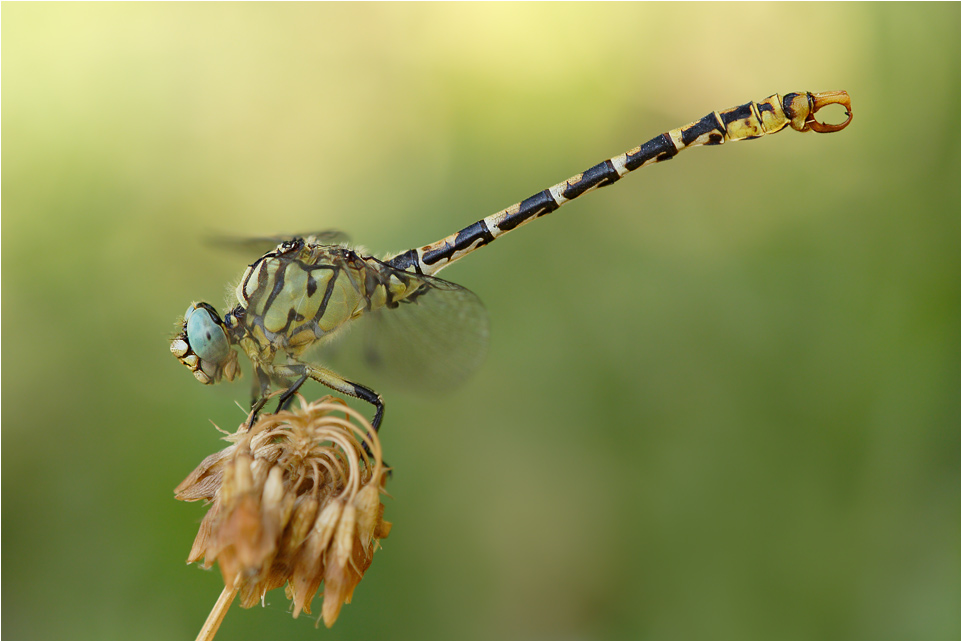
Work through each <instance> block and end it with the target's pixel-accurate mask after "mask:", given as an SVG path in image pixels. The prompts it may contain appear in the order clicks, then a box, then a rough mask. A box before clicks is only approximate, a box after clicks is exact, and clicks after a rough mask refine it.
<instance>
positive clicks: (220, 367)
mask: <svg viewBox="0 0 962 642" xmlns="http://www.w3.org/2000/svg"><path fill="white" fill-rule="evenodd" d="M181 326H182V329H181V332H180V334H178V335H177V336H176V337H174V340H173V341H171V343H170V351H171V352H172V353H173V355H174V356H175V357H177V359H178V360H179V361H180V362H181V363H182V364H184V365H185V366H187V368H188V369H189V370H190V371H191V372H193V373H194V377H195V378H196V379H197V381H200V382H201V383H204V384H212V383H217V382H218V381H220V380H221V378H226V379H227V380H228V381H233V380H234V379H236V378H237V377H239V376H240V373H241V372H240V366H238V364H237V353H236V352H235V351H234V350H233V349H232V345H231V343H232V342H231V339H230V337H231V335H230V333H229V332H228V331H227V326H226V325H225V324H224V322H223V321H221V318H220V315H218V314H217V310H215V309H214V307H213V306H212V305H210V304H209V303H191V304H190V307H188V308H187V312H186V313H185V314H184V320H183V322H182V323H181Z"/></svg>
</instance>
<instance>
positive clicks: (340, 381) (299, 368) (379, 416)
mask: <svg viewBox="0 0 962 642" xmlns="http://www.w3.org/2000/svg"><path fill="white" fill-rule="evenodd" d="M271 369H272V372H271V374H272V375H273V376H274V377H277V378H281V379H296V382H295V383H294V385H292V386H291V387H290V388H288V389H287V391H285V392H284V394H283V395H282V396H281V403H282V404H283V403H286V402H287V401H288V399H289V398H290V397H291V396H293V395H294V393H296V392H297V389H298V388H300V386H301V384H303V383H304V382H305V381H306V380H307V379H308V378H311V379H313V380H314V381H316V382H318V383H321V384H324V385H325V386H327V387H328V388H330V389H331V390H335V391H337V392H340V393H342V394H345V395H349V396H351V397H354V398H355V399H360V400H361V401H366V402H368V403H369V404H371V405H372V406H374V419H373V420H372V421H371V426H372V427H373V428H374V431H375V432H377V430H378V428H380V427H381V421H382V420H383V419H384V400H383V399H381V395H379V394H377V393H376V392H374V391H373V390H371V389H370V388H368V387H367V386H362V385H361V384H359V383H354V382H353V381H348V380H347V379H345V378H344V377H342V376H340V375H339V374H337V373H335V372H332V371H331V370H328V369H326V368H318V367H316V366H311V365H308V364H306V363H291V364H286V365H280V366H271Z"/></svg>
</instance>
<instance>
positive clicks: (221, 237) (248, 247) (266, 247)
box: [208, 230, 350, 256]
mask: <svg viewBox="0 0 962 642" xmlns="http://www.w3.org/2000/svg"><path fill="white" fill-rule="evenodd" d="M293 238H302V239H304V240H306V241H307V242H308V243H316V244H318V245H347V244H349V243H350V238H349V237H348V236H347V234H345V233H344V232H341V231H340V230H321V231H320V232H304V233H302V234H286V235H278V236H231V235H229V234H218V235H211V236H209V237H208V242H209V243H210V244H211V245H217V246H220V247H229V248H233V249H236V250H239V251H241V252H244V253H245V254H250V255H251V256H263V255H264V254H266V253H267V252H270V251H271V250H273V249H274V248H275V247H277V246H278V244H280V243H283V242H284V241H289V240H291V239H293Z"/></svg>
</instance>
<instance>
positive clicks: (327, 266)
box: [170, 91, 852, 430]
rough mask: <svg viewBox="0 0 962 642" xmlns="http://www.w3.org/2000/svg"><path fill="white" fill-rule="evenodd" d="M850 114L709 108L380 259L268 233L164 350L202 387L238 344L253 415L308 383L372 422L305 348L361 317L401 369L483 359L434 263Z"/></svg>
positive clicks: (454, 370)
mask: <svg viewBox="0 0 962 642" xmlns="http://www.w3.org/2000/svg"><path fill="white" fill-rule="evenodd" d="M828 105H841V106H842V107H844V109H845V114H846V116H847V118H846V120H844V121H843V122H841V123H837V124H832V123H829V122H824V121H823V120H819V119H817V118H816V116H815V115H816V113H817V112H818V111H819V110H821V109H822V108H824V107H826V106H828ZM851 121H852V106H851V99H850V97H849V95H848V93H847V92H845V91H830V92H822V93H809V92H799V93H789V94H784V95H778V94H775V95H773V96H770V97H768V98H766V99H764V100H762V101H759V102H749V103H746V104H743V105H739V106H737V107H732V108H730V109H725V110H722V111H713V112H711V113H710V114H708V115H707V116H705V117H703V118H701V119H699V120H696V121H694V122H692V123H690V124H688V125H685V126H684V127H679V128H677V129H672V130H671V131H668V132H665V133H663V134H661V135H659V136H656V137H654V138H652V139H651V140H649V141H648V142H646V143H643V144H641V145H639V146H637V147H635V148H634V149H631V150H629V151H627V152H625V153H623V154H620V155H618V156H614V157H612V158H609V159H608V160H605V161H603V162H601V163H598V164H597V165H594V166H592V167H590V168H588V169H586V170H585V171H583V172H581V173H579V174H576V175H574V176H572V177H571V178H569V179H568V180H566V181H563V182H561V183H558V184H557V185H554V186H552V187H549V188H547V189H544V190H542V191H540V192H537V193H536V194H534V195H533V196H530V197H528V198H526V199H524V200H523V201H520V202H518V203H515V204H514V205H511V206H510V207H507V208H505V209H503V210H501V211H499V212H495V213H494V214H491V215H490V216H487V217H486V218H483V219H481V220H479V221H477V222H475V223H472V224H471V225H468V226H467V227H465V228H463V229H461V230H458V231H457V232H455V233H454V234H451V235H450V236H447V237H445V238H443V239H441V240H439V241H436V242H434V243H430V244H429V245H424V246H421V247H417V248H413V249H409V250H406V251H404V252H401V253H398V254H395V255H391V256H387V257H385V258H377V257H374V256H370V255H368V254H367V253H366V252H365V251H363V250H361V249H360V248H354V247H351V246H350V244H348V243H346V242H345V240H344V239H343V238H342V237H339V236H337V235H336V234H331V233H318V234H305V235H300V236H295V237H291V238H285V239H275V240H277V241H279V242H278V243H277V245H276V246H275V247H273V249H271V250H270V251H268V252H267V253H265V254H263V255H262V256H261V257H260V258H258V259H257V260H256V261H254V262H253V263H251V264H250V265H249V266H248V267H247V269H246V271H245V272H244V274H243V276H242V277H241V280H240V282H239V283H238V285H237V288H236V293H235V295H236V305H235V306H234V307H233V308H232V309H231V310H230V311H228V312H227V313H226V314H224V315H223V317H222V316H221V315H220V314H219V313H218V312H217V310H216V309H215V308H214V306H212V305H211V304H209V303H205V302H199V303H198V302H195V303H191V304H190V306H189V307H188V308H187V311H186V313H185V314H184V316H183V318H181V319H179V320H178V327H179V332H178V334H177V335H176V336H175V337H174V338H173V340H172V341H171V345H170V350H171V352H172V353H173V355H174V356H175V357H176V358H177V359H178V360H179V361H180V362H181V363H182V364H183V365H185V366H186V367H187V368H188V369H189V370H190V371H191V372H192V373H193V375H194V377H195V378H196V379H197V380H198V381H200V382H201V383H203V384H208V385H209V384H215V383H217V382H219V381H222V380H227V381H233V380H234V379H236V378H237V377H239V376H240V374H241V371H240V366H239V364H238V356H237V355H238V352H237V349H239V350H240V351H242V352H243V353H244V354H246V355H247V358H248V359H249V360H250V362H251V364H252V366H253V373H254V375H253V383H252V393H251V397H252V399H251V408H252V415H251V416H252V417H253V416H254V415H256V413H257V412H258V411H259V410H260V409H261V408H262V407H263V405H264V404H265V403H266V401H267V399H268V397H270V396H272V391H273V390H274V388H276V389H277V392H280V397H279V403H278V407H277V408H278V410H281V409H282V408H284V407H286V405H287V404H288V403H289V402H290V401H291V400H292V399H293V397H294V395H295V394H296V393H297V391H298V390H299V389H300V388H301V386H302V385H303V384H304V383H305V382H306V381H307V380H308V379H312V380H314V381H317V382H319V383H321V384H323V385H325V386H327V387H329V388H331V389H332V390H335V391H337V392H339V393H342V394H345V395H348V396H350V397H354V398H357V399H360V400H362V401H365V402H367V403H370V404H371V405H373V406H374V417H373V420H372V422H371V424H372V427H373V428H374V429H375V430H377V429H378V428H379V427H380V425H381V422H382V420H383V418H384V400H383V399H382V397H381V395H379V394H378V393H377V392H375V391H374V390H373V389H372V388H370V387H368V386H366V385H363V384H361V383H359V382H356V381H350V380H348V379H346V378H344V377H342V376H341V375H339V374H338V373H337V372H335V371H333V370H332V369H329V368H326V367H324V366H323V365H321V364H320V363H318V359H317V358H316V357H314V356H312V355H313V354H314V353H315V350H314V349H315V348H317V347H318V346H322V345H324V344H327V343H329V342H331V341H332V340H333V339H334V338H335V337H336V336H338V335H340V334H341V333H342V332H343V331H344V330H345V329H347V328H349V327H351V326H353V325H354V324H355V323H356V322H357V321H358V320H360V319H364V318H367V319H369V320H370V321H371V324H370V325H371V327H372V328H374V333H373V336H374V337H375V339H374V342H375V343H374V346H375V348H377V349H380V350H382V351H384V352H386V353H393V354H395V355H401V356H400V357H399V358H398V359H399V360H400V361H401V362H402V363H400V364H399V366H398V367H399V368H400V370H399V373H400V375H401V376H402V377H405V378H410V379H412V380H420V379H424V380H432V379H433V380H434V381H441V382H447V383H451V382H456V381H459V380H461V379H463V378H464V377H465V376H466V375H467V374H470V372H472V371H473V370H474V369H475V368H477V367H478V366H479V365H480V363H481V360H482V358H483V356H484V352H485V348H486V346H487V336H488V329H487V315H486V312H485V310H484V306H483V305H482V303H481V301H480V300H479V299H478V297H477V296H476V295H474V294H473V293H472V292H471V291H470V290H467V289H466V288H463V287H461V286H459V285H456V284H454V283H451V282H449V281H446V280H444V279H441V278H439V277H438V276H436V275H437V274H438V272H440V271H441V270H443V269H444V268H446V267H448V266H449V265H451V264H452V263H455V262H456V261H459V260H460V259H462V258H464V257H465V256H467V255H468V254H471V253H472V252H474V251H476V250H479V249H481V248H482V247H484V246H486V245H488V244H489V243H491V242H492V241H494V240H495V239H497V238H500V237H501V236H503V235H505V234H507V233H508V232H511V231H513V230H515V229H517V228H519V227H521V226H522V225H525V224H527V223H530V222H531V221H534V220H535V219H538V218H541V217H543V216H545V215H547V214H550V213H551V212H553V211H555V210H556V209H558V208H559V207H561V206H562V205H564V204H565V203H568V202H570V201H573V200H575V199H576V198H578V197H580V196H583V195H585V194H587V193H588V192H591V191H594V190H596V189H598V188H601V187H605V186H608V185H611V184H612V183H615V182H617V181H619V180H620V179H621V178H622V177H623V176H625V175H626V174H628V173H630V172H633V171H635V170H637V169H640V168H642V167H645V166H647V165H652V164H654V163H660V162H662V161H667V160H670V159H672V158H674V156H675V155H677V154H678V153H679V152H680V151H682V150H683V149H687V148H689V147H698V146H701V145H721V144H723V143H725V142H728V141H740V140H752V139H756V138H761V137H763V136H766V135H768V134H774V133H777V132H780V131H782V130H784V129H786V128H790V129H794V130H795V131H799V132H807V131H814V132H818V133H831V132H837V131H840V130H842V129H844V128H845V127H847V126H848V124H849V123H850V122H851ZM228 305H230V303H229V304H228ZM372 353H373V354H376V350H372ZM396 361H397V359H396V360H395V362H396ZM273 394H276V392H275V393H273Z"/></svg>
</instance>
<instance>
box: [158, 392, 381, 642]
mask: <svg viewBox="0 0 962 642" xmlns="http://www.w3.org/2000/svg"><path fill="white" fill-rule="evenodd" d="M300 404H301V407H300V408H299V409H297V410H294V411H283V412H279V413H277V414H273V415H264V416H262V417H261V418H260V419H259V420H258V421H257V422H256V423H254V425H253V426H252V427H251V428H250V429H249V430H248V424H247V422H245V423H244V424H242V425H241V426H240V427H239V428H238V429H237V432H235V433H233V434H228V435H227V436H226V437H225V440H227V441H229V442H232V444H231V445H230V446H228V447H227V448H225V449H224V450H222V451H220V452H217V453H214V454H213V455H210V456H209V457H207V458H206V459H204V461H202V462H201V463H200V465H199V466H198V467H197V468H196V469H195V470H194V472H192V473H191V474H190V475H188V476H187V479H185V480H184V481H183V482H181V484H180V485H179V486H178V487H177V488H176V489H175V492H176V498H177V499H181V500H184V501H199V500H206V501H209V502H210V508H209V509H208V511H207V515H206V516H205V517H204V519H203V521H202V522H201V525H200V530H199V531H198V533H197V538H196V539H195V540H194V545H193V548H192V549H191V551H190V555H189V556H188V559H187V562H188V563H191V562H196V561H198V560H200V559H201V558H203V563H202V566H203V567H204V568H210V567H211V566H212V565H213V564H214V562H217V564H218V565H219V567H220V570H221V573H222V574H223V577H224V586H225V589H224V591H225V594H223V595H222V598H224V595H226V594H228V593H230V594H231V595H230V599H226V600H224V601H226V606H229V605H230V601H231V600H232V598H233V596H234V595H238V594H239V595H240V598H241V606H243V607H244V608H249V607H251V606H254V605H255V604H257V603H258V602H262V601H263V599H264V595H265V594H266V593H267V591H269V590H271V589H273V588H278V587H281V586H284V585H285V584H286V592H287V596H288V598H290V599H291V600H292V601H293V614H294V617H297V616H298V615H299V614H300V612H301V611H304V612H305V613H308V614H309V613H310V612H311V601H312V600H313V599H314V595H315V594H316V593H317V591H318V589H319V588H320V586H321V583H323V584H324V601H323V605H322V608H321V616H322V618H323V619H324V624H325V625H327V626H328V627H330V626H331V625H332V624H334V621H335V620H336V619H337V616H338V614H339V613H340V611H341V606H342V605H343V604H347V603H349V602H350V601H351V595H352V594H353V592H354V588H355V587H356V586H357V584H358V582H360V581H361V577H362V576H363V575H364V572H365V571H366V570H367V568H368V567H369V566H370V565H371V559H372V557H373V555H374V551H375V549H376V548H378V547H379V540H380V539H382V538H384V537H387V535H388V533H389V532H390V530H391V524H390V522H386V521H384V520H383V519H382V516H383V513H384V505H383V504H381V501H380V494H381V492H382V483H383V481H384V478H385V477H386V474H385V468H384V461H383V459H382V457H381V444H380V442H379V441H378V438H377V434H376V433H375V432H374V430H373V429H372V428H371V425H370V424H369V423H368V422H367V420H366V419H364V417H363V416H362V415H360V414H359V413H357V412H356V411H354V410H352V409H351V408H349V407H347V406H346V405H345V404H344V402H343V401H341V400H340V399H335V398H333V397H324V398H323V399H320V400H319V401H315V402H312V403H307V402H305V401H304V399H303V398H301V399H300ZM352 419H353V420H354V422H352V421H351V420H352ZM226 606H225V607H224V608H225V609H226ZM213 615H214V614H213V613H212V617H213ZM220 617H221V618H222V617H223V614H220ZM208 622H210V620H209V621H208ZM217 623H218V624H219V620H218V622H217ZM214 628H215V630H216V625H215V627H214ZM202 635H203V633H202ZM210 635H213V632H211V633H210Z"/></svg>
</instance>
